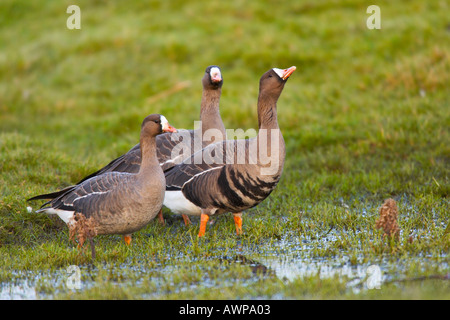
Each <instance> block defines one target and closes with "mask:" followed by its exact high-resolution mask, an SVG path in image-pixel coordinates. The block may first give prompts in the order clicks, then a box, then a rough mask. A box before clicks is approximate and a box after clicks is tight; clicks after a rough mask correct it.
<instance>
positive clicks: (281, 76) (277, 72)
mask: <svg viewBox="0 0 450 320" xmlns="http://www.w3.org/2000/svg"><path fill="white" fill-rule="evenodd" d="M272 70H273V71H275V73H276V74H277V75H278V76H279V77H280V78H281V79H283V75H284V70H283V69H278V68H273V69H272Z"/></svg>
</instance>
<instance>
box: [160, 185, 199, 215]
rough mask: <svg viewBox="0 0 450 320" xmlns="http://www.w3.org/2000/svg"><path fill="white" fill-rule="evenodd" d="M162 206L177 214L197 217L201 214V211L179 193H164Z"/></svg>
mask: <svg viewBox="0 0 450 320" xmlns="http://www.w3.org/2000/svg"><path fill="white" fill-rule="evenodd" d="M164 206H166V207H167V208H169V209H170V211H172V212H174V213H177V214H187V215H193V216H199V215H201V213H202V210H201V209H200V208H199V207H197V206H196V205H195V204H193V203H192V202H190V201H189V200H188V199H186V198H185V196H184V194H183V192H181V191H166V193H165V196H164Z"/></svg>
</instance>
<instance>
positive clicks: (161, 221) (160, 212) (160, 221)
mask: <svg viewBox="0 0 450 320" xmlns="http://www.w3.org/2000/svg"><path fill="white" fill-rule="evenodd" d="M158 221H159V223H161V224H162V225H165V224H166V223H165V222H164V217H163V214H162V209H161V210H159V212H158Z"/></svg>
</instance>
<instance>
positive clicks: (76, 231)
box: [69, 212, 97, 259]
mask: <svg viewBox="0 0 450 320" xmlns="http://www.w3.org/2000/svg"><path fill="white" fill-rule="evenodd" d="M74 220H75V222H74V223H72V224H71V225H70V226H69V239H70V240H71V241H73V242H74V243H76V240H78V248H82V247H83V245H84V243H85V242H86V239H88V240H89V242H90V245H91V252H92V258H93V259H94V258H95V248H94V242H93V240H92V238H93V237H95V236H96V235H97V231H96V225H97V224H96V222H95V220H94V219H93V218H92V217H90V218H86V216H85V215H84V214H81V213H78V212H77V213H76V214H75V215H74Z"/></svg>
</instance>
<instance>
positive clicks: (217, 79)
mask: <svg viewBox="0 0 450 320" xmlns="http://www.w3.org/2000/svg"><path fill="white" fill-rule="evenodd" d="M211 81H212V82H213V83H216V82H220V81H222V77H221V76H220V74H215V75H212V76H211Z"/></svg>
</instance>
